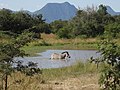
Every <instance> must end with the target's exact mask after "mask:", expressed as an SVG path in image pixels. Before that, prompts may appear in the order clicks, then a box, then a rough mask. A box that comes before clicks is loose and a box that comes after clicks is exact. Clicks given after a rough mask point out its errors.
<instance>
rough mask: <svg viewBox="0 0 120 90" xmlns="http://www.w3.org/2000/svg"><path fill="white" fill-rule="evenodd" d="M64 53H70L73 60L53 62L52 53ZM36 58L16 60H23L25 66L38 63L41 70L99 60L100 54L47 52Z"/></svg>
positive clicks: (80, 51) (90, 52)
mask: <svg viewBox="0 0 120 90" xmlns="http://www.w3.org/2000/svg"><path fill="white" fill-rule="evenodd" d="M63 51H68V52H69V54H70V56H71V58H70V59H68V60H67V61H65V60H51V59H50V56H51V54H52V53H61V52H63ZM37 54H38V56H36V57H24V58H20V57H18V58H15V60H22V61H24V64H26V63H28V62H30V61H32V62H35V63H38V67H39V68H60V67H66V66H70V65H72V64H74V63H75V62H76V61H82V62H86V61H87V60H88V59H89V58H90V57H92V56H93V57H94V58H97V57H99V56H100V53H96V51H95V50H47V51H45V52H42V53H37Z"/></svg>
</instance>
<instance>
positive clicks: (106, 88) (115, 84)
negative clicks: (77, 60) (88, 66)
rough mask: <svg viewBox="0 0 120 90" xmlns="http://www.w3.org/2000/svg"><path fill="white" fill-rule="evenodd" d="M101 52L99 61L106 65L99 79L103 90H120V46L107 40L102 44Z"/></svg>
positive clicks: (100, 46)
mask: <svg viewBox="0 0 120 90" xmlns="http://www.w3.org/2000/svg"><path fill="white" fill-rule="evenodd" d="M99 51H100V53H101V56H102V58H101V59H99V61H100V62H104V63H105V64H106V66H105V68H104V69H103V70H102V73H101V77H100V79H99V83H100V85H101V87H102V89H103V90H120V46H118V45H117V44H116V43H115V42H113V41H111V40H105V41H102V42H101V43H100V45H99ZM92 61H95V59H92Z"/></svg>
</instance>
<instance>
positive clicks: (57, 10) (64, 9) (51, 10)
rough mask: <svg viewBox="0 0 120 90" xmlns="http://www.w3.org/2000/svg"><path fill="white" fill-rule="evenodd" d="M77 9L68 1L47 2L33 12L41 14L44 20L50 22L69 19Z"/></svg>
mask: <svg viewBox="0 0 120 90" xmlns="http://www.w3.org/2000/svg"><path fill="white" fill-rule="evenodd" d="M76 12H77V9H76V7H75V6H74V5H71V4H70V3H68V2H64V3H48V4H46V5H45V6H44V7H43V8H42V9H40V10H37V11H35V12H34V14H37V15H38V14H42V15H43V18H44V19H45V20H46V22H48V23H50V22H52V21H54V20H59V19H61V20H69V19H71V18H72V17H74V16H75V14H76Z"/></svg>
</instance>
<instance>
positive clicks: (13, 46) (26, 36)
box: [0, 32, 40, 90]
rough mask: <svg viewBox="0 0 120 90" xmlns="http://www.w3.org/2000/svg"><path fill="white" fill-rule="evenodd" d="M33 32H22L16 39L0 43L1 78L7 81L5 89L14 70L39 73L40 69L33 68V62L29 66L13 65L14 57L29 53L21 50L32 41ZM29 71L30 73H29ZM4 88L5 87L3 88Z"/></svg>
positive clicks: (31, 73)
mask: <svg viewBox="0 0 120 90" xmlns="http://www.w3.org/2000/svg"><path fill="white" fill-rule="evenodd" d="M31 38H32V34H31V33H27V32H25V33H22V35H20V36H19V37H17V38H16V39H14V40H11V42H10V43H1V44H0V72H1V79H2V82H3V81H4V82H5V85H3V86H5V87H4V89H5V90H7V87H8V86H7V83H8V76H9V75H11V73H12V72H15V71H16V70H19V71H20V70H21V71H25V69H27V72H24V73H27V75H33V74H34V73H39V71H40V70H39V69H36V68H31V66H33V63H29V64H28V65H27V66H22V67H21V64H19V63H17V64H18V65H17V68H19V69H15V68H14V67H13V64H14V63H16V62H15V60H14V58H15V57H19V56H20V57H23V56H26V55H27V54H26V53H25V52H24V51H23V50H21V49H20V48H21V47H23V46H24V45H26V44H27V43H28V42H30V41H31ZM28 71H29V73H30V74H29V73H28ZM2 89H3V88H2Z"/></svg>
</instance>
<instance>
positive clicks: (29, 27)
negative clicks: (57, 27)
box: [0, 9, 50, 38]
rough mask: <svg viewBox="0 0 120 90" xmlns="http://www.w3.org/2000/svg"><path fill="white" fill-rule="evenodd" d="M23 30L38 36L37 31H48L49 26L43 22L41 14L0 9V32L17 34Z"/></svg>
mask: <svg viewBox="0 0 120 90" xmlns="http://www.w3.org/2000/svg"><path fill="white" fill-rule="evenodd" d="M24 31H30V32H33V33H35V36H34V37H36V38H39V37H40V34H39V33H43V32H44V33H50V26H49V24H47V23H45V20H43V18H42V15H29V14H27V13H24V12H22V11H19V12H13V11H11V10H8V9H1V10H0V34H7V35H12V36H18V35H19V34H21V33H23V32H24Z"/></svg>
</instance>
